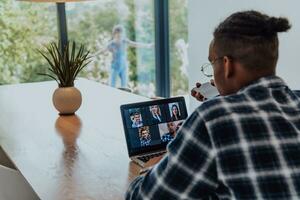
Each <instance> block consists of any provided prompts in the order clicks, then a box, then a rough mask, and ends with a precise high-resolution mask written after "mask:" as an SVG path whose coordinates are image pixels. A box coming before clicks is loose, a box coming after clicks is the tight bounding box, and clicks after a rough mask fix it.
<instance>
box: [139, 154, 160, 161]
mask: <svg viewBox="0 0 300 200" xmlns="http://www.w3.org/2000/svg"><path fill="white" fill-rule="evenodd" d="M164 153H165V152H159V153H155V154H151V155H146V156H140V157H137V159H139V160H141V161H143V162H148V161H149V160H150V159H151V158H154V157H158V156H161V155H163V154H164Z"/></svg>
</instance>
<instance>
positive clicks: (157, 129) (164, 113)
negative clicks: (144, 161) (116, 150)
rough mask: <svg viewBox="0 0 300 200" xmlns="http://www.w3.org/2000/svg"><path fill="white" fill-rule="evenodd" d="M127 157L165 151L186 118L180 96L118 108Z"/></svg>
mask: <svg viewBox="0 0 300 200" xmlns="http://www.w3.org/2000/svg"><path fill="white" fill-rule="evenodd" d="M121 112H122V119H123V124H124V129H125V135H126V141H127V147H128V152H129V156H133V155H134V154H140V153H143V152H149V151H151V150H153V151H155V150H157V149H162V148H165V146H166V145H167V144H168V143H169V142H170V141H171V140H172V139H173V138H174V136H175V135H176V132H177V130H178V129H179V128H180V126H181V125H182V123H183V122H184V120H185V119H186V118H187V110H186V105H185V101H184V98H183V97H176V98H170V99H162V100H155V101H148V102H141V103H135V104H127V105H123V106H121Z"/></svg>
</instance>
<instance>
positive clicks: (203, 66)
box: [200, 56, 225, 78]
mask: <svg viewBox="0 0 300 200" xmlns="http://www.w3.org/2000/svg"><path fill="white" fill-rule="evenodd" d="M224 57H225V56H221V57H218V58H216V59H214V60H213V61H211V62H208V63H204V64H202V65H201V69H200V71H201V72H202V74H203V75H204V76H206V77H208V78H211V77H213V76H214V75H213V74H208V73H205V71H207V70H205V69H208V68H212V69H213V64H215V63H216V62H217V61H218V60H220V59H223V58H224Z"/></svg>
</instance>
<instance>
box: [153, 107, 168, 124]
mask: <svg viewBox="0 0 300 200" xmlns="http://www.w3.org/2000/svg"><path fill="white" fill-rule="evenodd" d="M149 110H150V112H151V123H152V124H159V123H161V122H164V121H165V119H164V117H163V115H162V113H161V110H160V108H159V106H158V105H153V106H149Z"/></svg>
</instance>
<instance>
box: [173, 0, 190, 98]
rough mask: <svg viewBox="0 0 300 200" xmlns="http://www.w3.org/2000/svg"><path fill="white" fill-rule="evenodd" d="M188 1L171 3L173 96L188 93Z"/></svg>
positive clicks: (182, 0)
mask: <svg viewBox="0 0 300 200" xmlns="http://www.w3.org/2000/svg"><path fill="white" fill-rule="evenodd" d="M187 3H188V0H170V1H169V45H170V76H171V96H177V95H184V94H187V93H188V74H187V68H188V64H189V61H188V54H187V50H188V27H187V26H188V23H187V22H188V21H187Z"/></svg>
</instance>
